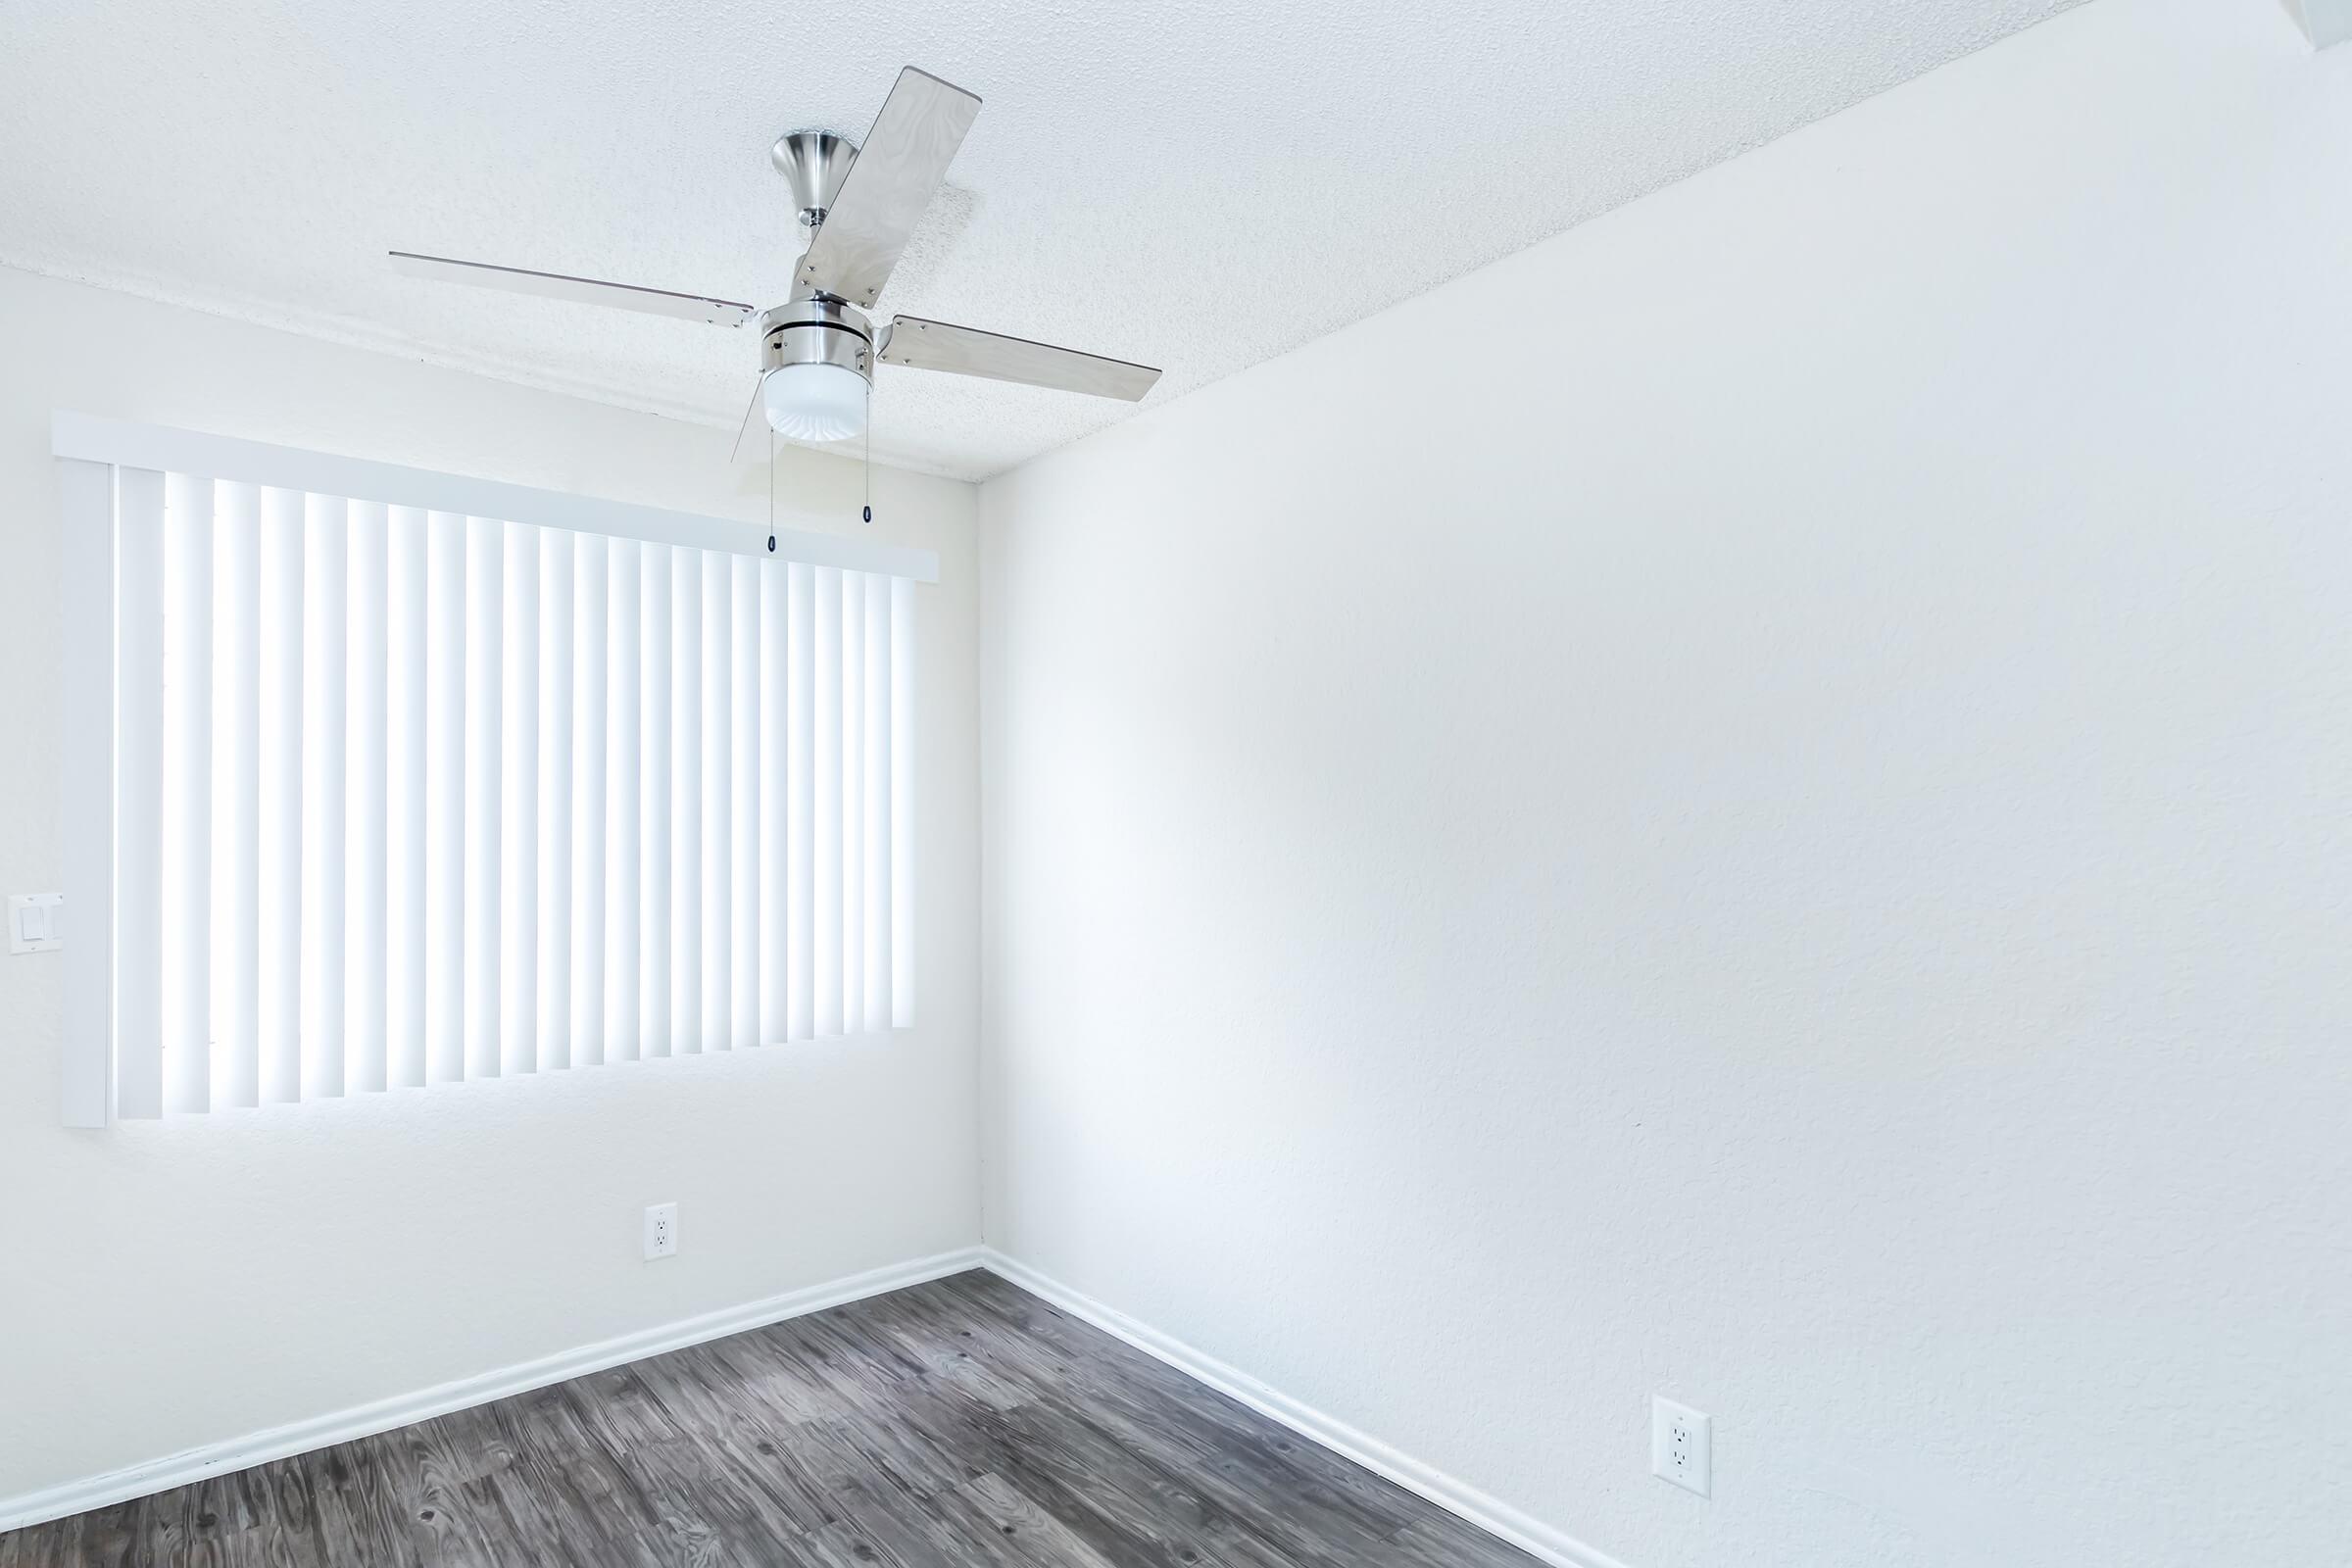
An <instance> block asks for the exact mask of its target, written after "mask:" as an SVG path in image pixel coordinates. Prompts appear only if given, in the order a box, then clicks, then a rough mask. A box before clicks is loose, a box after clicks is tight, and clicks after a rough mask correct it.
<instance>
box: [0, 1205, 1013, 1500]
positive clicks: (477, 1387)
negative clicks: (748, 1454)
mask: <svg viewBox="0 0 2352 1568" xmlns="http://www.w3.org/2000/svg"><path fill="white" fill-rule="evenodd" d="M981 1261H982V1257H981V1251H980V1249H978V1248H976V1247H967V1248H962V1249H959V1250H956V1251H953V1252H941V1253H939V1254H938V1255H936V1256H933V1257H923V1258H916V1259H913V1260H912V1261H910V1262H906V1263H894V1264H890V1265H887V1266H885V1267H882V1268H876V1269H868V1270H867V1271H865V1272H864V1273H862V1274H852V1275H850V1276H848V1277H847V1278H844V1279H838V1280H830V1281H827V1282H826V1283H824V1284H822V1285H811V1286H809V1287H808V1288H807V1289H806V1290H799V1291H788V1292H786V1293H785V1294H784V1295H782V1296H771V1297H768V1298H767V1299H765V1300H760V1301H747V1302H745V1303H744V1304H743V1305H741V1306H730V1307H722V1308H721V1309H719V1310H718V1311H715V1312H706V1313H704V1314H702V1315H701V1316H700V1317H690V1318H683V1319H681V1320H679V1321H678V1322H675V1323H665V1324H662V1326H660V1327H658V1328H650V1329H641V1330H639V1331H638V1332H636V1333H634V1334H624V1335H622V1336H620V1337H619V1338H618V1339H613V1340H604V1341H600V1342H599V1343H597V1344H595V1345H583V1346H581V1347H579V1348H576V1349H571V1350H561V1351H558V1352H557V1353H556V1354H554V1355H544V1356H541V1357H539V1358H538V1359H537V1360H535V1361H524V1362H521V1363H519V1364H517V1365H515V1366H509V1367H501V1368H499V1369H498V1370H496V1371H492V1372H483V1373H480V1374H477V1375H476V1376H473V1377H469V1378H460V1379H459V1380H458V1381H456V1382H455V1383H443V1384H440V1385H438V1386H436V1387H434V1388H429V1389H421V1390H418V1391H417V1393H415V1394H401V1395H395V1396H393V1397H391V1398H388V1399H377V1400H375V1401H374V1402H372V1403H369V1404H361V1405H354V1406H352V1407H351V1408H350V1409H347V1410H336V1411H332V1412H330V1413H328V1414H326V1415H320V1416H313V1417H311V1418H310V1419H308V1420H304V1421H294V1422H289V1423H288V1424H286V1425H285V1426H280V1427H270V1428H269V1429H267V1430H265V1431H261V1432H253V1433H248V1434H247V1435H246V1436H244V1437H241V1438H231V1439H229V1440H228V1441H227V1442H225V1443H210V1444H206V1445H205V1446H202V1447H196V1448H188V1449H186V1450H184V1451H182V1452H179V1453H173V1454H168V1455H166V1456H165V1457H163V1458H160V1459H151V1460H149V1461H147V1462H146V1463H144V1464H135V1465H131V1466H129V1467H127V1468H125V1469H122V1470H113V1471H109V1472H108V1473H106V1474H104V1475H97V1476H91V1477H89V1478H88V1479H86V1480H82V1481H69V1482H67V1483H65V1484H64V1485H63V1486H56V1487H50V1488H47V1489H46V1490H43V1491H40V1492H26V1493H21V1494H19V1495H16V1496H14V1497H0V1530H16V1529H19V1528H21V1527H23V1526H25V1525H35V1524H41V1523H43V1522H45V1521H47V1520H51V1519H63V1518H65V1517H67V1516H68V1515H70V1514H76V1513H86V1512H87V1511H89V1510H90V1509H92V1508H103V1507H106V1506H108V1505H109V1504H111V1503H117V1502H123V1501H126V1500H128V1499H129V1498H132V1497H144V1496H146V1495H149V1494H151V1493H157V1492H166V1491H169V1490H171V1489H172V1488H173V1487H184V1486H186V1485H187V1484H188V1483H189V1482H191V1481H201V1480H203V1479H204V1478H205V1477H206V1476H212V1475H219V1474H221V1473H222V1472H224V1471H231V1470H243V1469H245V1468H247V1467H248V1466H250V1465H257V1464H266V1463H268V1462H269V1461H270V1460H272V1459H283V1458H286V1457H288V1456H289V1455H292V1454H297V1453H308V1452H310V1451H311V1450H312V1449H314V1448H323V1447H326V1446H329V1445H332V1444H337V1443H349V1442H351V1441H352V1440H353V1439H354V1438H365V1437H371V1436H373V1435H374V1434H376V1433H378V1432H389V1431H391V1430H392V1429H393V1428H395V1427H405V1426H409V1425H411V1424H413V1423H415V1422H417V1421H426V1420H430V1419H431V1418H432V1417H434V1416H437V1415H447V1414H448V1413H449V1412H450V1411H452V1410H463V1409H466V1408H467V1407H469V1406H472V1405H476V1404H487V1403H489V1402H490V1401H491V1400H492V1399H503V1398H506V1397H508V1396H510V1395H515V1394H526V1393H528V1392H529V1391H531V1390H532V1389H542V1388H545V1387H547V1386H548V1385H549V1384H551V1383H562V1382H563V1381H564V1380H565V1379H566V1378H576V1377H580V1376H583V1375H584V1374H586V1373H590V1372H601V1371H603V1370H604V1369H605V1368H607V1367H612V1366H619V1365H621V1364H622V1363H623V1362H627V1361H641V1360H643V1359H645V1357H647V1356H649V1355H660V1354H661V1353H662V1351H664V1350H675V1349H680V1348H684V1347H686V1346H689V1345H700V1344H702V1343H703V1342H704V1341H706V1340H716V1339H723V1338H725V1337H726V1336H727V1335H730V1334H740V1333H742V1332H743V1331H744V1330H746V1329H756V1328H761V1327H764V1326H765V1325H767V1324H770V1323H781V1322H783V1321H784V1320H785V1319H786V1318H795V1317H801V1316H803V1315H805V1314H807V1313H809V1312H821V1311H823V1310H824V1309H825V1308H826V1307H828V1306H839V1305H841V1304H842V1303H843V1302H845V1301H856V1300H862V1299H864V1298H866V1297H869V1296H880V1295H881V1294H883V1293H884V1292H885V1291H896V1290H901V1289H904V1288H905V1287H907V1286H909V1285H920V1284H922V1283H923V1282H924V1281H926V1280H936V1279H945V1278H946V1277H947V1276H949V1275H950V1274H960V1273H962V1272H963V1271H964V1270H966V1269H969V1268H976V1267H978V1266H980V1264H981Z"/></svg>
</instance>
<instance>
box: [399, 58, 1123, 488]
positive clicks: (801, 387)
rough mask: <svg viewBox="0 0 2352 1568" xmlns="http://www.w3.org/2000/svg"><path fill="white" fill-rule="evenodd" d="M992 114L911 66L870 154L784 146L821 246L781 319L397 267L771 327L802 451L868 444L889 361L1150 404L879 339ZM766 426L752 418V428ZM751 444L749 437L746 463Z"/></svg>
mask: <svg viewBox="0 0 2352 1568" xmlns="http://www.w3.org/2000/svg"><path fill="white" fill-rule="evenodd" d="M979 112H980V100H979V98H978V97H976V96H975V95H973V94H971V93H968V92H965V91H964V90H963V89H962V88H960V87H957V86H955V85H953V84H951V83H949V82H945V81H942V80H940V79H939V78H938V77H937V76H934V75H932V74H930V73H927V72H922V71H917V70H916V69H915V68H914V67H912V66H908V67H907V68H906V69H905V70H903V71H901V72H900V73H899V78H898V81H897V82H896V83H895V84H894V85H893V86H892V88H891V90H890V96H889V97H888V98H887V99H885V100H884V101H883V104H882V113H881V114H880V115H879V116H877V117H876V118H875V120H874V124H873V128H872V129H871V130H870V131H868V132H867V133H866V138H865V141H864V143H863V145H862V146H860V145H859V144H858V143H856V142H853V141H851V140H850V139H849V138H848V137H846V136H842V135H839V134H837V133H835V132H833V131H829V130H795V131H790V132H787V133H786V134H785V135H783V136H780V137H778V138H777V139H776V143H775V146H774V147H773V148H771V149H770V151H769V154H768V156H769V159H770V160H771V161H772V162H773V163H774V165H775V167H776V172H778V173H780V174H782V175H783V176H784V178H785V180H786V181H787V182H788V183H789V184H790V185H791V188H792V198H793V203H794V205H795V206H796V208H798V210H799V213H800V219H801V224H802V226H803V227H804V228H805V229H807V230H808V233H809V246H808V250H807V252H806V253H805V254H804V255H803V256H802V257H801V259H800V262H799V263H798V265H796V266H795V267H794V269H793V288H792V298H791V299H790V300H788V301H787V302H786V303H784V304H782V305H778V306H775V307H773V308H771V309H769V310H766V311H762V310H760V308H759V307H758V306H754V305H746V304H743V303H741V302H740V301H735V300H722V299H716V298H712V297H708V296H704V295H699V294H681V293H674V292H671V291H669V290H666V289H648V288H639V287H636V286H634V285H632V284H627V283H608V282H603V281H600V280H598V279H595V278H585V277H573V276H570V275H568V274H564V273H557V272H538V271H530V270H525V269H521V268H514V267H495V266H491V265H489V264H487V263H483V262H462V261H454V260H451V259H449V258H446V257H438V256H420V255H417V254H415V253H413V252H408V251H394V252H392V262H393V265H394V266H395V267H396V268H398V269H399V270H402V271H404V272H408V273H411V274H413V275H417V276H422V277H431V278H439V279H442V280H445V281H450V282H461V283H472V284H475V285H477V286H482V287H490V288H503V289H509V290H513V291H515V292H518V293H526V294H539V295H544V296H547V297H550V298H554V299H563V300H572V301H577V302H581V303H587V304H597V305H611V306H616V307H619V308H620V309H623V310H633V311H643V312H647V313H650V314H653V315H657V316H668V317H674V318H677V319H684V320H700V321H707V322H710V323H711V324H713V325H719V326H729V327H741V326H744V325H747V324H749V323H750V322H751V321H753V320H754V319H757V320H758V321H759V323H760V380H759V383H758V385H757V386H756V387H755V389H754V391H753V394H752V407H753V408H757V409H760V411H761V412H762V413H763V414H764V415H765V416H766V418H767V422H768V425H769V426H770V427H771V428H772V429H774V430H775V431H776V432H777V433H778V434H780V435H783V436H786V437H789V438H791V439H794V440H800V441H841V440H847V439H849V438H851V437H854V436H857V435H859V434H861V433H863V432H864V430H865V428H866V423H867V407H868V400H869V394H870V392H871V390H872V385H873V378H874V362H875V361H876V360H880V361H883V362H885V363H887V364H891V365H900V366H907V367H909V368H914V369H924V370H945V371H948V372H949V373H951V374H956V375H972V376H981V377H984V378H987V379H990V380H998V381H1015V382H1019V383H1021V384H1023V385H1027V386H1042V387H1051V388H1056V389H1059V390H1062V391H1069V392H1084V393H1090V394H1092V395H1094V396H1097V397H1111V398H1121V399H1124V400H1126V401H1129V402H1133V401H1135V400H1137V399H1139V398H1141V397H1143V395H1144V394H1145V393H1147V392H1149V391H1151V390H1152V384H1153V383H1154V382H1156V381H1157V380H1158V379H1159V371H1157V370H1156V369H1153V368H1151V367H1150V366H1143V365H1131V364H1129V363H1127V362H1126V361H1124V360H1112V359H1105V358H1103V356H1101V355H1097V354H1081V353H1079V352H1078V351H1077V350H1075V349H1064V348H1055V347H1054V346H1053V345H1052V344H1048V343H1033V342H1030V341H1029V340H1027V339H1025V338H1017V337H1006V336H1005V335H1003V334H1001V333H996V332H983V331H979V330H977V329H975V328H973V327H968V326H955V325H952V324H950V323H949V322H946V321H928V320H923V319H918V318H914V317H905V316H903V317H900V318H898V319H895V320H892V321H889V322H887V323H885V324H884V325H882V326H881V327H880V328H879V329H877V328H876V327H875V325H874V323H873V320H872V319H871V318H869V317H868V316H867V315H866V314H865V313H866V312H868V311H870V310H872V309H873V305H874V301H875V300H876V299H877V298H879V297H880V295H881V293H882V288H883V285H884V284H885V283H887V282H888V281H889V280H890V274H891V271H892V270H893V269H894V268H896V267H897V266H898V262H899V256H900V253H901V252H903V251H904V250H905V249H906V248H907V239H908V237H909V236H910V235H912V234H913V232H914V228H915V225H916V224H917V223H918V222H920V221H921V220H922V216H923V212H924V210H925V209H926V208H928V207H929V206H930V204H931V198H932V197H933V196H934V195H935V194H936V193H937V192H938V190H939V187H940V185H941V183H942V182H943V181H944V180H945V179H946V178H947V172H948V165H949V163H950V162H951V161H952V160H953V159H954V158H955V156H956V148H957V147H959V146H960V145H962V142H963V137H964V132H966V131H967V130H969V129H970V128H971V124H972V121H973V118H974V117H975V116H977V115H978V114H979ZM750 421H751V410H750V409H746V410H745V411H744V423H745V424H746V425H747V426H748V425H749V423H750ZM742 439H743V438H742V434H741V432H740V431H738V433H737V436H736V445H737V448H738V450H740V449H741V446H742Z"/></svg>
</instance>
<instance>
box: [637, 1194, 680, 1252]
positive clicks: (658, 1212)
mask: <svg viewBox="0 0 2352 1568" xmlns="http://www.w3.org/2000/svg"><path fill="white" fill-rule="evenodd" d="M677 1251H678V1205H677V1204H675V1203H649V1204H647V1205H646V1209H645V1255H646V1256H647V1257H649V1258H655V1257H675V1256H676V1255H677Z"/></svg>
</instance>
